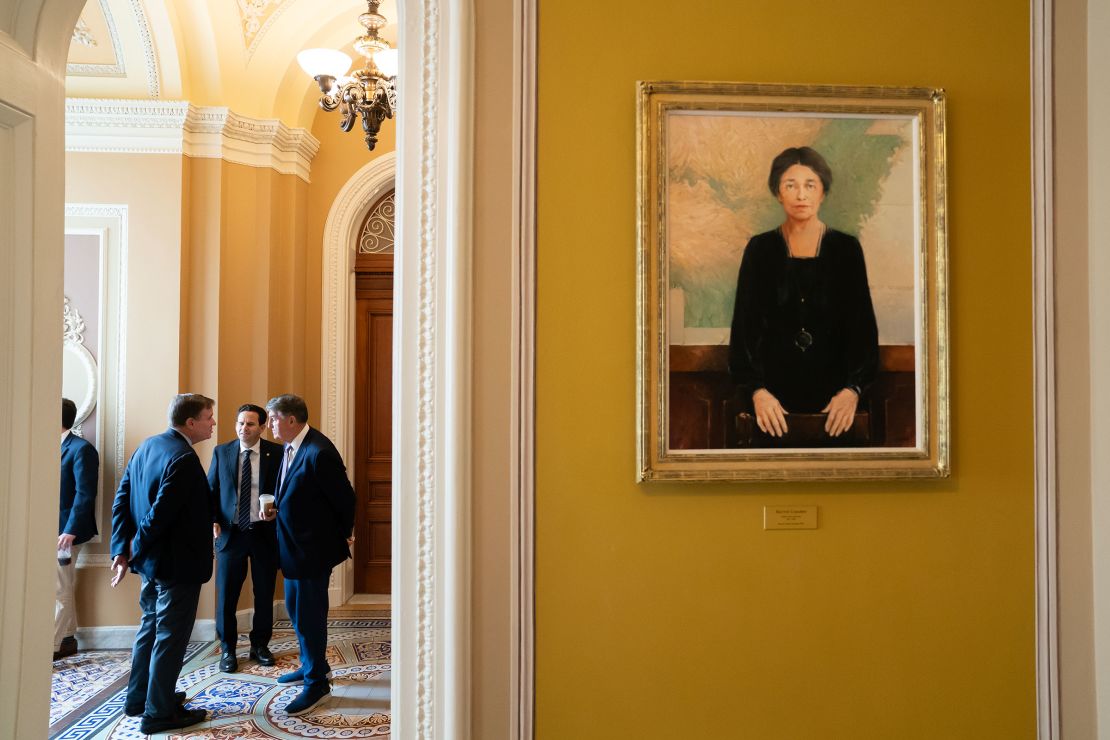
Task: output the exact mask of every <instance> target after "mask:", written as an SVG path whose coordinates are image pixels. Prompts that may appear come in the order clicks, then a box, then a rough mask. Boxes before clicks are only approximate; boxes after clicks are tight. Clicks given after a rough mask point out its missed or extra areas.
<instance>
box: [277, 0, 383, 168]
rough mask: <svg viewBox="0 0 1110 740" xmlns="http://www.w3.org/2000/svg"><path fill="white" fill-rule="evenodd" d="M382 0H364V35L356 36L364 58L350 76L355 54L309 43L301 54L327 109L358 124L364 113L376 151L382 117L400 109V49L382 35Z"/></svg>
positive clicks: (348, 124) (349, 124)
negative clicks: (398, 98) (319, 47)
mask: <svg viewBox="0 0 1110 740" xmlns="http://www.w3.org/2000/svg"><path fill="white" fill-rule="evenodd" d="M381 4H382V0H366V12H365V13H363V14H362V15H360V16H359V17H358V22H359V23H361V24H362V26H363V28H365V29H366V33H365V35H362V36H359V37H358V38H356V39H355V51H357V52H358V53H359V54H360V55H361V56H362V57H363V58H364V59H365V60H366V63H365V64H364V65H363V67H362V69H359V70H356V71H355V73H354V74H353V75H350V76H347V70H349V69H350V68H351V58H350V57H349V56H347V55H346V54H344V53H343V52H341V51H337V50H335V49H305V50H304V51H302V52H301V53H299V54H297V62H299V63H300V65H301V69H303V70H304V71H305V72H307V73H308V74H309V75H311V76H312V78H313V79H314V80H316V83H317V84H318V85H319V86H320V92H321V93H323V95H321V97H320V107H321V108H323V109H324V110H325V111H328V112H330V111H333V110H335V109H336V108H338V109H339V115H340V116H341V118H340V120H339V128H340V129H342V130H343V131H344V132H348V131H350V130H351V129H352V128H354V125H355V119H356V118H358V117H359V116H361V117H362V130H363V131H364V132H365V134H366V148H367V149H369V150H370V151H374V146H375V145H376V144H377V143H378V131H379V130H380V129H381V127H382V121H384V120H385V119H387V118H393V114H394V112H396V110H397V50H396V49H394V48H392V47H391V46H390V45H389V42H388V41H386V40H385V39H383V38H381V37H379V36H378V31H379V30H381V29H382V28H384V27H385V25H386V23H387V22H388V21H387V20H386V18H385V16H383V15H382V14H381V13H379V12H378V6H380V5H381Z"/></svg>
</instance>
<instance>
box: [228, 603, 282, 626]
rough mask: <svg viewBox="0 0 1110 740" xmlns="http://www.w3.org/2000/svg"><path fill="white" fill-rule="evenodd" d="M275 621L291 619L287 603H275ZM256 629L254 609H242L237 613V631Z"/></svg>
mask: <svg viewBox="0 0 1110 740" xmlns="http://www.w3.org/2000/svg"><path fill="white" fill-rule="evenodd" d="M274 619H275V620H277V619H289V612H288V611H287V610H286V609H285V601H284V600H282V601H275V602H274ZM253 627H254V607H253V606H252V607H251V608H250V609H240V610H239V611H237V612H235V629H236V630H238V631H239V632H250V631H251V629H252V628H253Z"/></svg>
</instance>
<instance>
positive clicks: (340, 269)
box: [320, 152, 397, 604]
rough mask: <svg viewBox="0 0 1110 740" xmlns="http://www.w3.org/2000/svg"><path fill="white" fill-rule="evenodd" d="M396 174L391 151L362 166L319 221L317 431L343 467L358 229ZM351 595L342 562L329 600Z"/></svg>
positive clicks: (349, 435)
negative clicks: (321, 238) (321, 229)
mask: <svg viewBox="0 0 1110 740" xmlns="http://www.w3.org/2000/svg"><path fill="white" fill-rule="evenodd" d="M396 173H397V155H396V153H395V152H386V153H385V154H383V155H381V156H380V157H375V158H374V159H372V160H370V161H369V162H367V163H366V164H365V165H363V166H362V167H361V168H360V169H359V170H358V171H357V172H356V173H355V174H353V175H351V178H350V179H349V180H347V182H346V183H344V185H343V187H342V188H341V189H340V191H339V193H338V194H337V195H336V197H335V200H333V201H332V205H331V210H329V211H328V218H327V220H326V221H325V222H324V242H323V250H322V251H323V267H322V275H323V312H322V317H321V321H322V324H323V326H322V327H321V332H320V336H321V337H322V339H323V347H322V348H321V349H322V351H321V354H320V364H321V367H320V378H321V385H322V388H321V389H320V397H321V398H322V399H323V408H321V410H320V430H321V431H322V432H323V433H324V435H325V436H327V438H328V439H330V440H331V441H332V443H333V444H335V447H336V449H338V450H339V454H340V455H342V457H343V459H344V460H346V461H347V462H348V463H350V461H352V460H354V423H353V418H354V405H355V401H354V392H353V389H354V385H353V383H352V381H351V376H352V375H353V374H354V358H353V355H352V354H351V351H350V348H351V347H353V346H354V341H355V282H354V272H353V270H354V259H355V250H356V248H357V244H358V228H359V225H360V224H361V223H362V220H363V219H364V218H366V214H367V212H368V211H369V210H370V208H371V206H373V205H374V202H375V201H376V200H377V199H378V198H379V197H381V195H382V194H383V193H385V192H387V191H388V190H390V189H392V188H393V187H394V184H395V181H396ZM339 399H343V403H340V401H339ZM350 472H351V468H350V467H349V466H348V474H350ZM353 595H354V565H353V562H352V561H351V560H345V561H343V563H341V564H340V565H339V567H338V568H337V569H336V570H335V571H334V572H333V574H332V579H331V581H330V583H329V585H328V598H329V600H330V601H331V603H333V604H344V603H346V602H347V601H348V600H349V599H350V598H351V596H353Z"/></svg>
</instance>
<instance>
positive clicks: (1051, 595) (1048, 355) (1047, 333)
mask: <svg viewBox="0 0 1110 740" xmlns="http://www.w3.org/2000/svg"><path fill="white" fill-rule="evenodd" d="M1030 12H1031V25H1032V33H1031V36H1032V38H1031V53H1032V65H1031V75H1032V80H1031V84H1032V89H1031V93H1032V95H1031V106H1030V117H1031V124H1032V141H1031V145H1032V159H1033V161H1032V172H1033V182H1032V189H1033V193H1032V195H1033V224H1032V227H1033V352H1034V370H1033V375H1034V430H1035V466H1034V467H1035V480H1034V486H1035V497H1036V502H1035V506H1036V526H1035V532H1036V535H1035V536H1036V597H1037V601H1036V604H1037V615H1036V640H1037V651H1036V656H1037V737H1038V738H1039V739H1040V740H1057V739H1058V738H1059V737H1060V685H1059V648H1058V614H1057V611H1058V606H1057V551H1056V526H1057V516H1056V403H1055V400H1056V399H1055V383H1056V379H1055V370H1054V368H1055V362H1056V357H1055V346H1056V344H1055V342H1056V340H1055V333H1054V326H1055V317H1054V312H1053V305H1054V296H1053V285H1054V280H1055V274H1054V266H1053V221H1052V216H1053V203H1054V200H1053V190H1052V177H1053V169H1054V162H1053V143H1052V141H1053V140H1052V137H1053V129H1052V116H1053V82H1052V53H1053V44H1052V33H1053V31H1052V12H1053V6H1052V0H1032V2H1031V3H1030Z"/></svg>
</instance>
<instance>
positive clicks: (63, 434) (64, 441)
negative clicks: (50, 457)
mask: <svg viewBox="0 0 1110 740" xmlns="http://www.w3.org/2000/svg"><path fill="white" fill-rule="evenodd" d="M68 436H69V430H68V429H67V430H65V431H64V432H62V441H61V444H65V443H66V437H68Z"/></svg>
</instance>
